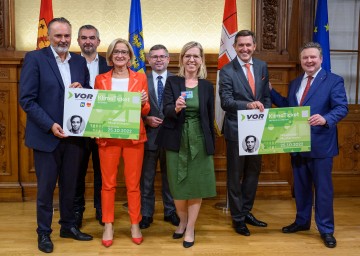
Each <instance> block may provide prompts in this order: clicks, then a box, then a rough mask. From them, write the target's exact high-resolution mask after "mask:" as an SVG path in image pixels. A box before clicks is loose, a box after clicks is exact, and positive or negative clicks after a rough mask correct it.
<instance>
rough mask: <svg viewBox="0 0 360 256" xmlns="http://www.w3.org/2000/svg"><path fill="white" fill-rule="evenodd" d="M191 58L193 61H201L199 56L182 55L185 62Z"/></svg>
mask: <svg viewBox="0 0 360 256" xmlns="http://www.w3.org/2000/svg"><path fill="white" fill-rule="evenodd" d="M191 58H193V59H194V60H200V59H201V57H200V56H199V55H191V54H186V55H184V59H186V60H190V59H191Z"/></svg>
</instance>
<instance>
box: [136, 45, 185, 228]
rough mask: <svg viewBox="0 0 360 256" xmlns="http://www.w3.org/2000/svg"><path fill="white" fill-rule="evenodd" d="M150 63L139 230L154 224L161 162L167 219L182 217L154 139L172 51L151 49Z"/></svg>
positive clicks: (175, 221) (176, 220) (174, 220)
mask: <svg viewBox="0 0 360 256" xmlns="http://www.w3.org/2000/svg"><path fill="white" fill-rule="evenodd" d="M147 59H148V62H149V64H150V66H151V68H152V72H151V73H149V74H148V75H147V80H148V86H149V99H150V112H149V114H148V116H146V117H143V118H144V123H145V124H146V135H147V138H148V140H147V142H146V143H145V152H144V161H143V168H142V174H141V184H140V186H141V214H142V220H141V222H140V228H142V229H144V228H148V227H149V226H150V224H151V223H152V222H153V214H154V210H155V191H154V181H155V174H156V166H157V162H158V160H159V163H160V170H161V181H162V190H161V193H162V199H163V205H164V220H165V221H169V222H171V223H172V224H173V225H175V226H178V225H179V222H180V220H179V217H178V216H177V214H176V209H175V205H174V201H173V198H172V196H171V194H170V190H169V183H168V180H167V174H166V156H165V150H164V149H162V148H159V147H158V146H157V145H156V144H155V139H156V136H157V134H158V131H159V127H160V125H161V124H162V121H163V118H164V115H163V112H162V109H163V105H162V92H163V90H164V86H165V81H166V78H167V77H168V76H170V75H172V74H171V73H170V72H168V71H167V66H168V64H169V61H170V57H169V52H168V50H167V49H166V47H165V46H164V45H161V44H158V45H154V46H153V47H151V48H150V51H149V55H148V58H147Z"/></svg>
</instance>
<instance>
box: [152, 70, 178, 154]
mask: <svg viewBox="0 0 360 256" xmlns="http://www.w3.org/2000/svg"><path fill="white" fill-rule="evenodd" d="M169 76H173V74H172V73H169V72H168V73H167V77H169ZM147 81H148V89H149V100H150V112H149V114H148V116H156V117H158V118H161V119H164V114H163V111H162V110H163V104H161V106H159V105H158V99H157V96H156V92H155V85H154V79H153V74H152V72H150V73H149V74H147ZM145 128H146V136H147V139H148V140H147V142H146V143H145V150H157V149H158V145H156V144H155V139H156V136H157V134H158V132H159V128H160V126H159V127H156V128H153V127H150V126H148V125H146V126H145Z"/></svg>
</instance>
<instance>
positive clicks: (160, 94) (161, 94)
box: [157, 76, 164, 106]
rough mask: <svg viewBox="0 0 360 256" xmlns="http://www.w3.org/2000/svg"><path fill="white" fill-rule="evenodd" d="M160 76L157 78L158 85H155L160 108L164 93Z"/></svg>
mask: <svg viewBox="0 0 360 256" xmlns="http://www.w3.org/2000/svg"><path fill="white" fill-rule="evenodd" d="M161 79H162V76H158V77H157V80H158V84H157V92H158V105H159V106H161V103H162V98H163V92H164V85H163V83H162V81H161Z"/></svg>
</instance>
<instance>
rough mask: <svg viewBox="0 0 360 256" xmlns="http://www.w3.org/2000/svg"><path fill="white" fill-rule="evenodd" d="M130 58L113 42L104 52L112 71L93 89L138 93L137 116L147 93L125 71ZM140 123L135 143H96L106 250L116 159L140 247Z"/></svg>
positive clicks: (139, 78) (123, 44) (141, 79)
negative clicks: (122, 167)
mask: <svg viewBox="0 0 360 256" xmlns="http://www.w3.org/2000/svg"><path fill="white" fill-rule="evenodd" d="M133 58H134V52H133V50H132V48H131V45H130V44H129V42H127V41H126V40H124V39H115V40H114V41H112V43H111V44H110V45H109V48H108V50H107V52H106V60H107V62H108V65H111V66H113V69H112V70H110V71H109V72H107V73H104V74H100V75H98V76H97V77H96V80H95V89H100V90H113V91H127V92H141V115H142V116H146V115H147V114H148V113H149V111H150V104H149V102H148V96H147V95H148V89H147V81H146V76H145V74H142V73H136V72H134V71H132V70H130V69H129V66H130V65H131V62H132V61H133ZM139 119H140V137H139V140H126V139H98V140H97V143H98V145H99V156H100V165H101V176H102V190H101V202H102V221H103V222H104V223H105V227H104V233H103V237H102V244H103V245H104V246H105V247H109V246H111V245H112V243H113V235H114V229H113V223H114V208H115V206H114V205H115V190H116V176H117V173H118V165H119V158H120V156H122V157H123V160H124V176H125V184H126V191H127V199H128V210H129V215H130V221H131V236H132V241H133V242H134V243H136V244H141V242H142V241H143V238H142V234H141V231H140V228H139V222H140V220H141V214H140V201H141V200H140V199H141V198H140V176H141V167H142V162H143V155H144V143H145V141H146V140H147V138H146V131H145V126H144V123H143V121H142V118H141V117H140V116H139Z"/></svg>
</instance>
